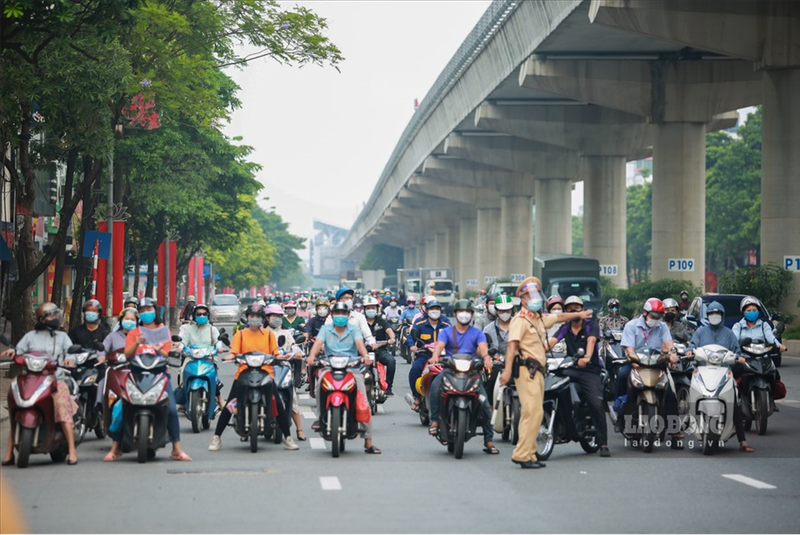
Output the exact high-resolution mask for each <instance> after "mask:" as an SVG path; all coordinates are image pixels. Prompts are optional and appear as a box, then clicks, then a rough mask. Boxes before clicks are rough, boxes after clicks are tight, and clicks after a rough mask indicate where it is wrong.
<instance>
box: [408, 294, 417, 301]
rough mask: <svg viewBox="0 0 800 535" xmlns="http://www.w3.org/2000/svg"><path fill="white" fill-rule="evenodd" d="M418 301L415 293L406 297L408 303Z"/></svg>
mask: <svg viewBox="0 0 800 535" xmlns="http://www.w3.org/2000/svg"><path fill="white" fill-rule="evenodd" d="M416 302H417V299H416V297H414V296H413V295H412V296H409V297H407V298H406V303H416Z"/></svg>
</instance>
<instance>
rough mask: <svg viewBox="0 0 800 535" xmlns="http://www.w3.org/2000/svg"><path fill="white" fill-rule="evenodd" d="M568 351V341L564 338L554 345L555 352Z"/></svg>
mask: <svg viewBox="0 0 800 535" xmlns="http://www.w3.org/2000/svg"><path fill="white" fill-rule="evenodd" d="M566 352H567V343H566V342H564V340H561V341H560V342H558V343H557V344H556V345H554V346H553V353H566Z"/></svg>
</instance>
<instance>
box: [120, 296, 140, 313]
mask: <svg viewBox="0 0 800 535" xmlns="http://www.w3.org/2000/svg"><path fill="white" fill-rule="evenodd" d="M122 308H132V309H134V310H135V309H137V308H139V299H138V298H136V297H129V298H127V299H126V300H125V302H124V303H122Z"/></svg>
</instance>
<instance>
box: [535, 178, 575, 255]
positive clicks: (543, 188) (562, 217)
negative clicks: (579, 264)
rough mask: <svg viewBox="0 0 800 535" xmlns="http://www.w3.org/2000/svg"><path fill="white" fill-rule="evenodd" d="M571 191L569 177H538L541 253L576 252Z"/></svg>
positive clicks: (538, 233)
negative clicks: (574, 249)
mask: <svg viewBox="0 0 800 535" xmlns="http://www.w3.org/2000/svg"><path fill="white" fill-rule="evenodd" d="M571 192H572V181H571V180H570V179H568V178H547V179H544V178H542V179H536V255H537V256H538V255H540V254H572V197H571V194H572V193H571ZM531 264H532V263H531Z"/></svg>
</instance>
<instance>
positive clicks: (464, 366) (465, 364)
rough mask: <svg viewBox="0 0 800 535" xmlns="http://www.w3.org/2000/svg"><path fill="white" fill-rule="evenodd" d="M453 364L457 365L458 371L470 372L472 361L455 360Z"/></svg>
mask: <svg viewBox="0 0 800 535" xmlns="http://www.w3.org/2000/svg"><path fill="white" fill-rule="evenodd" d="M453 362H454V364H455V367H456V370H457V371H460V372H463V373H466V372H468V371H469V367H470V365H471V364H472V363H471V362H470V361H468V360H466V359H453Z"/></svg>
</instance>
